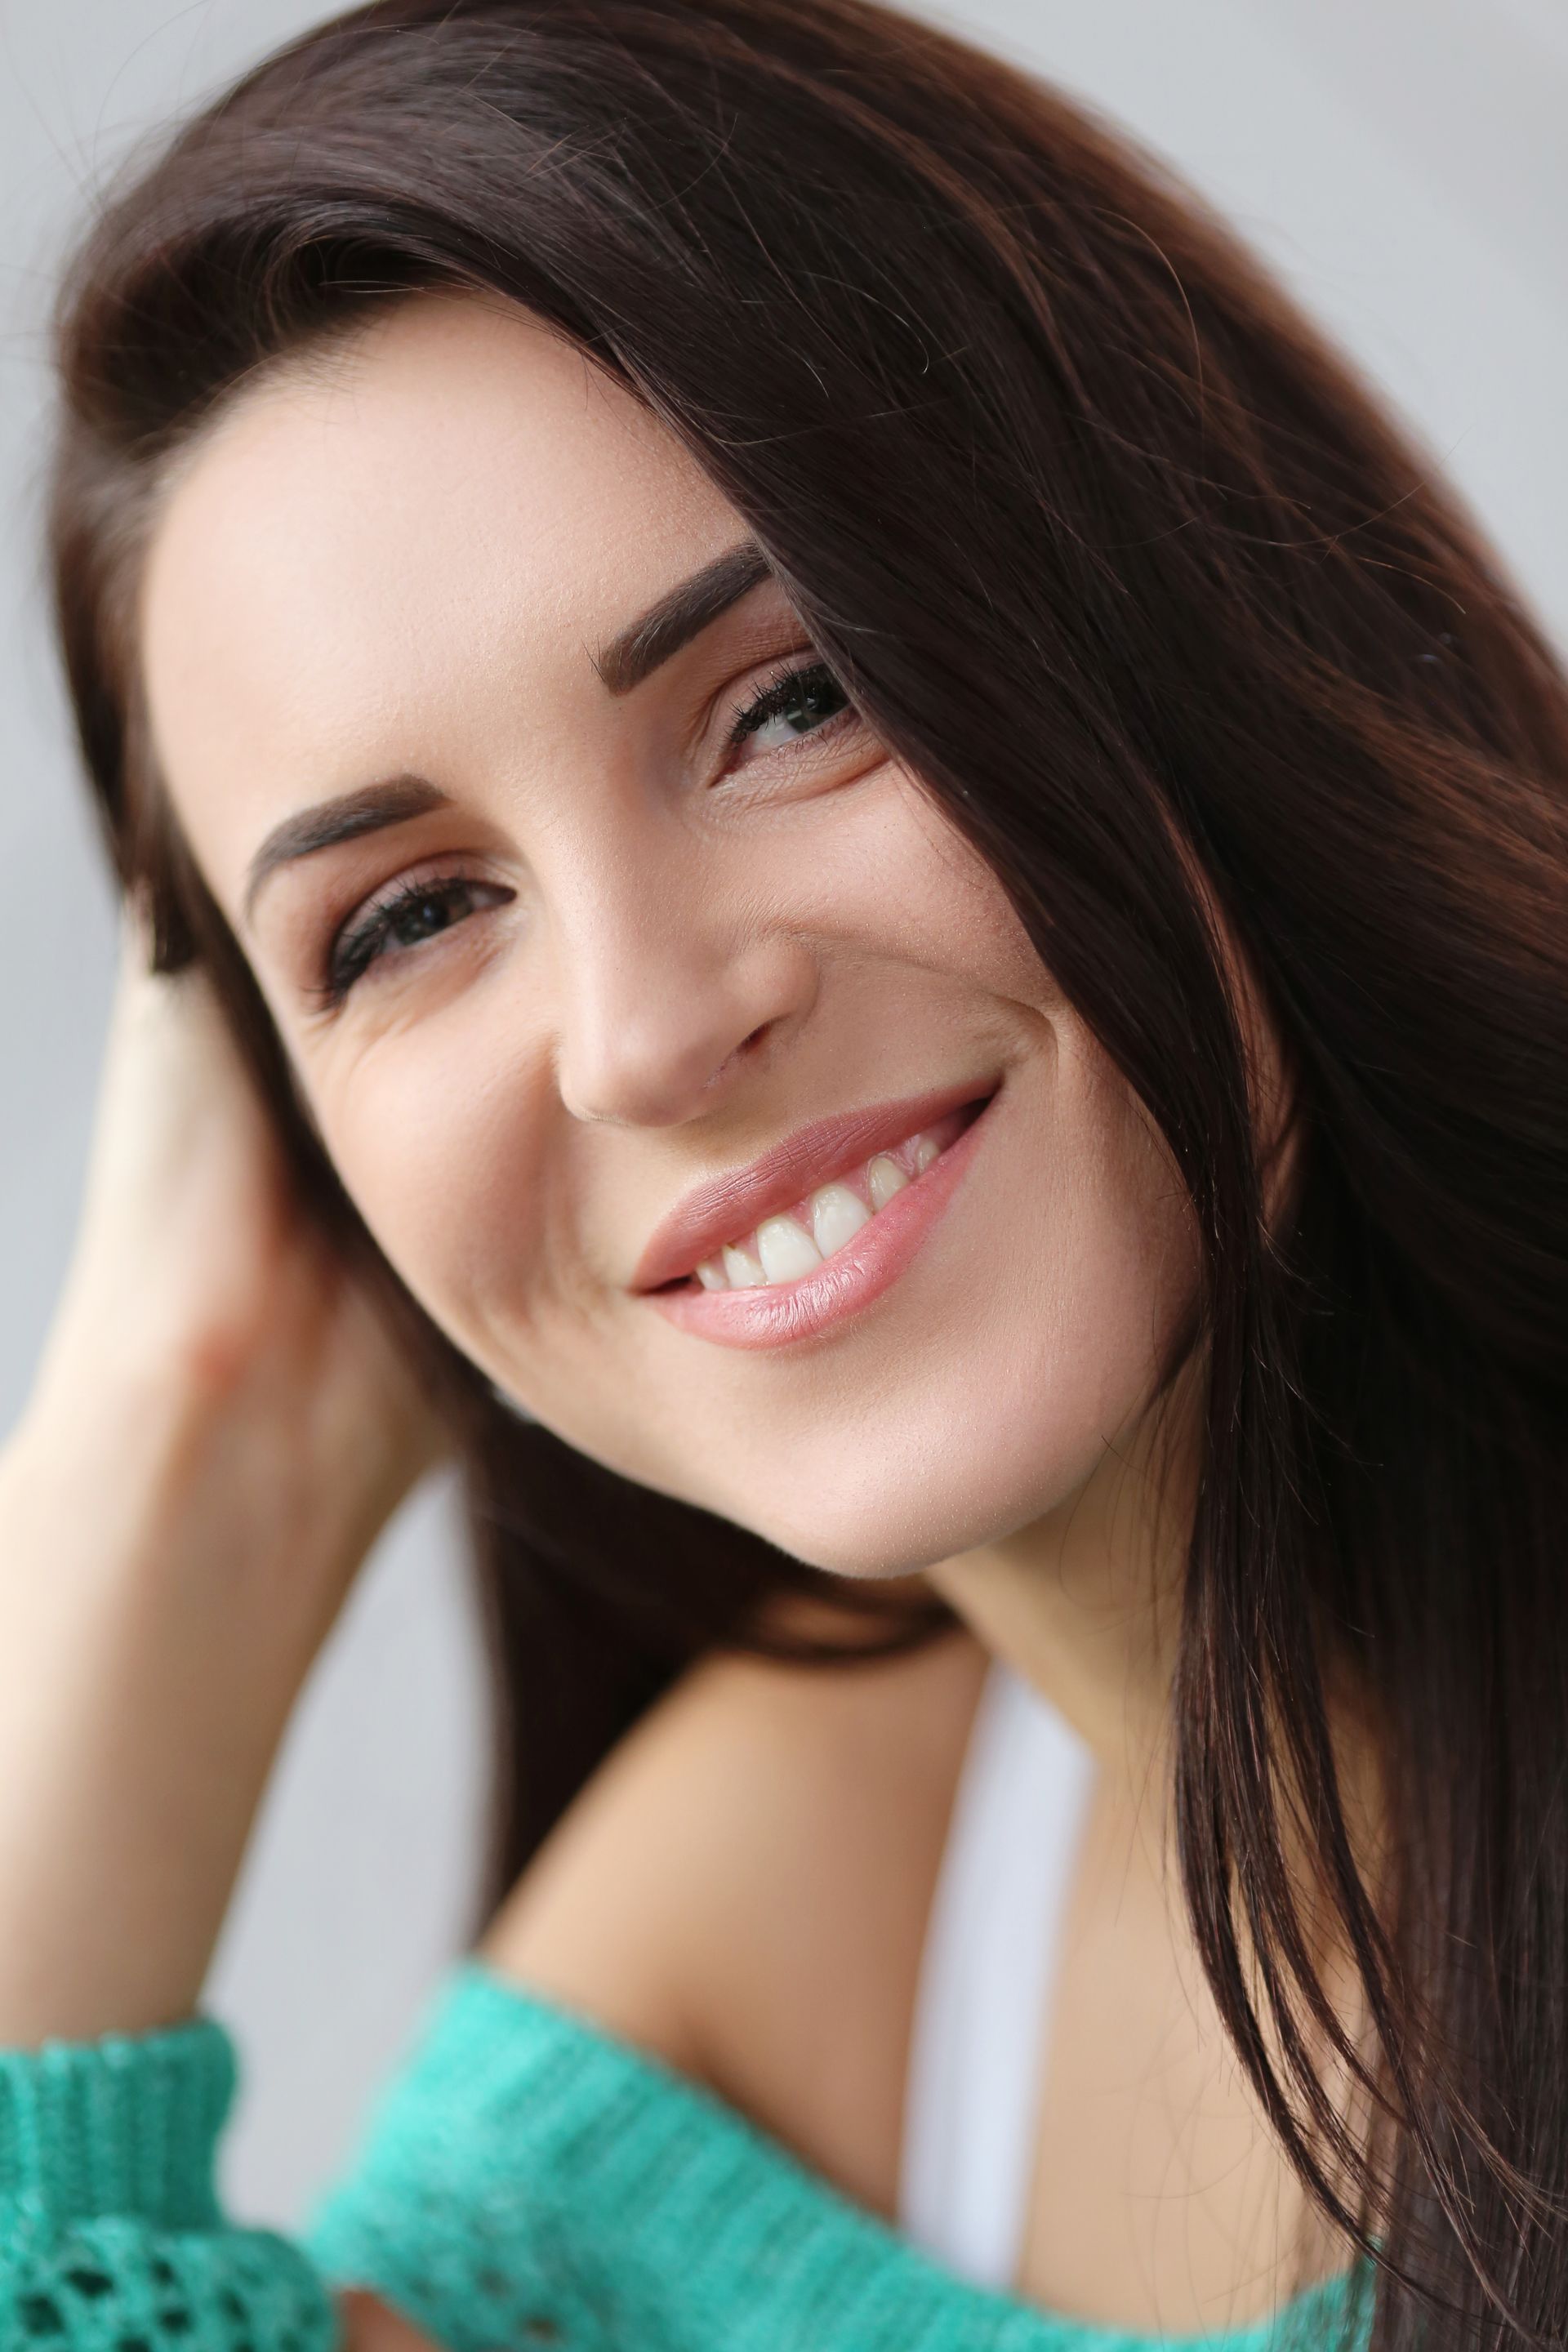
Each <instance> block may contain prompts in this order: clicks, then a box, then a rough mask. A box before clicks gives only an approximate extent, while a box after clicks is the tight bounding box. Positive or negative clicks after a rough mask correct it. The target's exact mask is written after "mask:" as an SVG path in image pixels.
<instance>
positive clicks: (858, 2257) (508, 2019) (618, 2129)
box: [0, 1961, 1370, 2352]
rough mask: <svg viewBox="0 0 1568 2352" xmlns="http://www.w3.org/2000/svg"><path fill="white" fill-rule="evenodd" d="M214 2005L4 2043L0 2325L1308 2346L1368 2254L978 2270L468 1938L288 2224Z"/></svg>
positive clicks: (33, 2330) (1080, 2350) (126, 2338)
mask: <svg viewBox="0 0 1568 2352" xmlns="http://www.w3.org/2000/svg"><path fill="white" fill-rule="evenodd" d="M235 2080H236V2064H235V2053H234V2048H233V2044H232V2042H231V2041H230V2039H229V2037H228V2034H227V2033H226V2031H225V2030H224V2028H223V2027H222V2026H220V2025H218V2024H217V2023H216V2021H213V2020H212V2019H210V2018H205V2017H203V2018H194V2019H192V2020H191V2021H189V2022H188V2023H185V2024H182V2025H176V2026H173V2027H170V2028H167V2029H165V2030H163V2031H161V2032H150V2033H144V2034H122V2035H109V2036H106V2037H105V2038H104V2039H103V2040H102V2041H100V2042H82V2043H67V2042H52V2043H49V2044H47V2045H46V2047H45V2048H43V2049H42V2050H39V2051H11V2052H0V2352H328V2347H331V2345H333V2344H334V2343H335V2342H336V2340H337V2336H338V2327H337V2321H336V2317H335V2309H334V2305H333V2301H332V2294H331V2290H332V2288H333V2286H334V2285H348V2284H359V2285H363V2286H367V2287H370V2288H372V2289H374V2291H376V2292H377V2293H379V2294H382V2295H383V2296H384V2297H385V2299H386V2300H387V2301H388V2302H389V2303H392V2304H394V2305H396V2306H398V2307H399V2308H400V2309H401V2310H402V2311H404V2312H405V2314H406V2315H408V2317H409V2318H410V2319H412V2320H413V2321H414V2322H415V2324H416V2326H419V2327H421V2328H422V2329H423V2330H424V2331H425V2332H426V2334H427V2335H428V2336H432V2337H433V2338H434V2339H435V2340H436V2341H437V2343H438V2344H441V2345H445V2346H447V2347H450V2352H536V2347H542V2346H550V2347H555V2352H895V2347H896V2352H1153V2347H1154V2346H1155V2345H1156V2343H1157V2344H1158V2345H1160V2346H1162V2347H1169V2346H1171V2345H1172V2344H1174V2343H1178V2342H1179V2343H1181V2344H1184V2345H1187V2346H1189V2347H1193V2352H1197V2347H1198V2346H1199V2345H1200V2344H1201V2345H1202V2346H1203V2347H1204V2352H1263V2347H1266V2346H1267V2347H1275V2352H1286V2347H1289V2352H1329V2347H1336V2352H1337V2347H1339V2346H1341V2345H1342V2344H1343V2345H1346V2346H1356V2345H1361V2344H1363V2343H1364V2341H1365V2335H1366V2322H1367V2319H1368V2317H1369V2315H1370V2314H1369V2302H1370V2298H1369V2297H1368V2295H1367V2294H1366V2292H1365V2289H1366V2287H1367V2284H1368V2274H1367V2273H1366V2271H1365V2270H1364V2269H1363V2268H1358V2269H1357V2270H1356V2271H1353V2272H1350V2273H1346V2274H1345V2275H1344V2276H1343V2277H1342V2278H1341V2279H1338V2280H1334V2281H1332V2282H1331V2283H1330V2284H1327V2285H1326V2286H1320V2287H1316V2288H1312V2289H1310V2290H1309V2291H1308V2292H1307V2293H1306V2294H1303V2295H1301V2296H1299V2297H1298V2298H1297V2299H1296V2300H1295V2301H1294V2302H1292V2303H1291V2304H1289V2305H1287V2306H1286V2308H1285V2309H1284V2311H1282V2312H1281V2313H1280V2314H1279V2315H1277V2316H1276V2318H1275V2319H1274V2320H1273V2321H1272V2322H1269V2323H1265V2324H1263V2325H1261V2326H1256V2327H1248V2328H1243V2329H1240V2330H1236V2331H1233V2332H1231V2333H1229V2334H1224V2335H1219V2336H1204V2337H1201V2338H1200V2337H1195V2336H1194V2337H1182V2338H1173V2337H1160V2338H1151V2337H1147V2336H1130V2335H1126V2334H1124V2333H1122V2332H1121V2331H1119V2330H1116V2329H1113V2328H1109V2327H1102V2326H1087V2325H1084V2324H1082V2323H1079V2322H1075V2321H1070V2320H1067V2319H1062V2318H1058V2317H1054V2316H1052V2315H1050V2314H1048V2313H1047V2312H1044V2311H1042V2310H1040V2309H1038V2308H1037V2307H1036V2306H1035V2305H1029V2304H1025V2303H1023V2302H1019V2301H1016V2300H1015V2299H1013V2298H1012V2297H1010V2296H1006V2295H1001V2294H992V2293H990V2292H988V2291H987V2290H985V2289H984V2288H980V2287H976V2286H973V2285H971V2284H968V2283H967V2282H966V2281H964V2280H963V2279H960V2278H959V2277H957V2276H956V2275H955V2274H953V2273H950V2272H949V2271H947V2270H946V2269H944V2268H943V2267H942V2265H941V2264H939V2263H934V2262H932V2261H931V2260H929V2259H928V2258H927V2257H926V2256H925V2255H923V2254H921V2252H919V2251H918V2250H917V2249H916V2248H915V2247H914V2246H912V2245H911V2244H910V2242H908V2241H907V2240H906V2239H904V2238H903V2237H902V2236H900V2234H899V2232H898V2231H894V2230H891V2229H889V2227H888V2226H887V2225H886V2224H885V2223H884V2222H882V2221H879V2220H878V2219H877V2218H876V2217H875V2216H874V2215H872V2214H870V2213H868V2212H867V2211H865V2210H862V2209H861V2208H860V2207H859V2206H858V2205H857V2204H855V2203H854V2202H853V2201H852V2200H849V2199H847V2198H846V2197H845V2196H843V2195H841V2194H840V2193H839V2192H838V2191H837V2189H834V2188H833V2187H832V2186H831V2184H830V2183H829V2182H827V2181H826V2180H825V2179H821V2178H820V2177H819V2176H818V2175H817V2174H816V2173H814V2172H812V2171H810V2170H808V2169H807V2168H805V2166H803V2165H802V2164H800V2163H799V2162H798V2161H797V2160H796V2159H795V2158H793V2157H792V2156H791V2155H789V2153H788V2152H787V2151H786V2150H785V2149H784V2147H781V2146H780V2145H779V2144H778V2143H777V2142H776V2141H774V2140H773V2139H771V2138H769V2137H767V2136H766V2135H765V2134H764V2133H763V2132H761V2131H759V2130H758V2129H757V2128H756V2126H753V2125H752V2124H751V2123H749V2122H748V2121H747V2120H746V2118H745V2117H744V2116H742V2115H741V2114H740V2113H739V2112H738V2111H737V2110H736V2109H734V2108H732V2107H731V2106H729V2105H726V2104H725V2103H724V2102H723V2101H722V2100H721V2099H719V2098H717V2097H715V2096H714V2095H712V2094H711V2093H710V2092H709V2091H707V2090H705V2089H704V2088H703V2087H702V2086H701V2085H700V2084H695V2083H692V2082H689V2080H687V2078H686V2077H685V2076H683V2075H681V2074H678V2073H676V2072H675V2071H674V2070H673V2069H671V2068H670V2067H668V2066H667V2065H665V2064H664V2063H662V2062H661V2061H660V2060H658V2059H657V2058H655V2057H653V2056H652V2055H651V2054H649V2053H646V2052H643V2051H640V2050H637V2049H635V2048H634V2047H632V2045H630V2044H629V2043H627V2042H623V2041H620V2040H619V2039H617V2038H616V2036H614V2035H612V2034H610V2033H607V2032H605V2031H603V2030H602V2029H601V2028H599V2027H598V2026H595V2025H593V2024H591V2023H589V2022H588V2021H586V2020H585V2019H584V2018H581V2017H578V2016H576V2015H574V2014H573V2013H572V2012H570V2011H567V2010H565V2009H563V2008H562V2007H560V2006H558V2005H557V2004H555V2003H554V2002H552V2001H550V2000H544V1999H542V1997H540V1996H538V1995H536V1994H533V1993H531V1992H528V1991H525V1990H522V1989H521V1988H520V1987H518V1986H516V1985H513V1984H511V1983H510V1982H508V1981H507V1980H505V1979H502V1978H500V1977H499V1976H497V1975H495V1974H494V1973H493V1972H491V1971H490V1970H489V1969H486V1968H485V1967H483V1966H481V1965H480V1964H479V1963H478V1962H476V1961H466V1962H464V1963H463V1964H461V1965H460V1966H459V1967H458V1968H456V1969H454V1970H453V1971H452V1972H451V1974H450V1976H449V1977H448V1979H447V1981H446V1983H445V1984H444V1985H443V1986H442V1987H441V1989H440V1992H439V1995H438V1998H437V2000H436V2002H435V2003H434V2005H433V2008H432V2011H431V2012H430V2014H429V2015H428V2016H427V2018H426V2021H425V2022H424V2027H423V2031H422V2032H421V2035H420V2037H419V2040H418V2042H417V2043H416V2048H415V2050H414V2053H413V2055H412V2057H411V2059H410V2060H409V2062H408V2063H406V2064H405V2067H404V2068H403V2070H402V2071H401V2073H400V2074H398V2075H397V2076H396V2078H395V2080H394V2082H393V2083H392V2084H391V2085H390V2086H389V2088H388V2089H387V2090H386V2091H385V2092H384V2095H383V2097H382V2100H381V2102H380V2105H379V2107H378V2108H377V2110H376V2112H375V2113H374V2116H373V2117H372V2119H371V2124H370V2127H369V2131H368V2133H367V2136H366V2138H365V2141H364V2144H363V2147H362V2149H361V2151H360V2155H359V2158H358V2160H357V2162H356V2163H355V2164H354V2166H353V2168H352V2169H351V2171H350V2172H349V2174H348V2175H347V2177H346V2178H345V2179H343V2180H342V2182H341V2183H340V2185H339V2186H338V2187H337V2188H336V2189H333V2190H332V2192H331V2194H330V2195H329V2196H328V2197H327V2199H326V2200H325V2201H324V2202H323V2203H322V2204H321V2207H320V2209H319V2210H318V2211H317V2213H316V2215H315V2217H314V2220H313V2222H312V2224H311V2226H310V2230H309V2231H307V2233H306V2235H305V2237H304V2239H303V2241H302V2242H292V2241H290V2240H289V2239H286V2238H282V2237H279V2236H277V2235H275V2234H274V2233H272V2232H270V2231H259V2230H247V2229H242V2228H240V2227H238V2226H237V2224H236V2223H234V2222H233V2221H229V2220H228V2219H226V2216H225V2215H224V2214H223V2212H222V2211H221V2210H220V2208H219V2206H218V2202H217V2199H216V2192H215V2188H214V2157H215V2151H216V2144H217V2139H218V2135H219V2133H220V2131H221V2130H222V2127H223V2124H224V2120H225V2117H226V2114H227V2110H228V2106H229V2103H230V2100H231V2098H232V2096H233V2093H234V2087H235Z"/></svg>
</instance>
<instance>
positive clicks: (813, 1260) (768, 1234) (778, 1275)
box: [757, 1217, 822, 1282]
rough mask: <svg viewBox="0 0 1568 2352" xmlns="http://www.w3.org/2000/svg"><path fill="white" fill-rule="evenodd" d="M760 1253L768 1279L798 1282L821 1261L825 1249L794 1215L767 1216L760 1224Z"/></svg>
mask: <svg viewBox="0 0 1568 2352" xmlns="http://www.w3.org/2000/svg"><path fill="white" fill-rule="evenodd" d="M757 1255H758V1256H759V1257H760V1258H761V1259H762V1261H763V1274H764V1276H766V1278H767V1280H768V1281H769V1282H796V1281H798V1280H799V1278H800V1276H802V1275H803V1274H809V1273H810V1272H811V1269H812V1267H813V1266H814V1265H821V1264H822V1252H821V1251H820V1250H819V1249H818V1248H817V1246H816V1243H815V1242H814V1241H813V1240H812V1238H811V1235H810V1234H808V1233H807V1232H806V1230H805V1226H804V1225H797V1224H796V1223H795V1219H794V1218H793V1217H764V1218H763V1222H762V1223H761V1224H760V1225H759V1226H758V1227H757Z"/></svg>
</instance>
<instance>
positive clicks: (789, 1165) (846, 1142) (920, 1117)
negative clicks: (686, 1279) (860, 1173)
mask: <svg viewBox="0 0 1568 2352" xmlns="http://www.w3.org/2000/svg"><path fill="white" fill-rule="evenodd" d="M1000 1084H1001V1081H1000V1079H999V1078H991V1079H988V1080H987V1079H983V1080H979V1081H976V1080H975V1079H973V1078H966V1079H963V1080H962V1081H961V1082H960V1083H959V1084H958V1085H956V1086H951V1087H937V1088H936V1089H934V1090H933V1091H932V1092H931V1094H924V1095H906V1096H904V1097H902V1098H901V1099H900V1101H898V1102H882V1103H867V1104H863V1105H862V1107H861V1108H859V1109H858V1110H850V1111H838V1112H836V1113H835V1114H834V1115H833V1116H832V1117H831V1118H817V1119H813V1120H812V1122H811V1124H810V1125H809V1126H808V1127H797V1128H796V1129H795V1132H794V1133H793V1134H792V1135H786V1136H785V1137H784V1140H783V1142H782V1143H775V1144H774V1145H773V1149H772V1150H769V1151H764V1152H763V1155H762V1157H761V1158H760V1159H758V1160H752V1161H750V1162H749V1164H748V1165H747V1166H746V1167H744V1168H733V1169H731V1170H730V1171H728V1173H727V1174H724V1175H721V1176H714V1177H712V1178H710V1180H709V1181H708V1182H707V1183H705V1184H694V1185H693V1186H692V1188H691V1190H690V1192H688V1193H687V1194H686V1196H685V1198H684V1200H681V1201H679V1202H677V1203H676V1205H675V1207H674V1208H673V1209H672V1210H671V1211H670V1213H669V1214H668V1217H666V1218H664V1219H663V1220H662V1222H661V1223H659V1224H658V1227H657V1228H656V1230H655V1232H654V1234H653V1236H652V1238H651V1240H650V1241H649V1243H648V1244H647V1248H646V1249H645V1250H644V1252H643V1254H642V1256H641V1257H640V1258H639V1259H638V1261H637V1272H636V1273H635V1274H634V1275H633V1276H632V1282H631V1287H632V1288H633V1289H634V1290H637V1291H642V1290H658V1288H659V1287H660V1286H661V1285H662V1284H664V1283H667V1282H673V1281H675V1280H677V1279H678V1278H679V1276H682V1275H687V1274H690V1273H691V1271H692V1270H693V1268H694V1267H695V1266H696V1265H697V1263H698V1261H699V1260H700V1258H705V1257H711V1256H712V1255H714V1254H715V1252H716V1251H718V1250H719V1249H720V1248H721V1245H722V1244H724V1243H725V1242H733V1241H738V1240H740V1239H742V1237H743V1236H744V1235H745V1234H749V1233H750V1232H751V1231H752V1227H753V1226H755V1225H758V1224H760V1223H762V1221H763V1218H764V1217H771V1216H773V1215H775V1214H776V1213H777V1212H778V1211H779V1210H781V1209H787V1208H790V1207H792V1206H793V1205H794V1203H795V1202H796V1201H798V1200H799V1199H800V1198H801V1197H802V1195H803V1194H804V1193H806V1192H816V1188H817V1186H818V1185H819V1184H830V1183H831V1182H832V1181H833V1179H834V1178H835V1177H836V1176H843V1175H847V1173H848V1171H849V1170H850V1169H851V1168H856V1167H858V1165H859V1164H860V1162H861V1161H862V1160H869V1159H870V1158H871V1156H872V1154H873V1153H874V1152H878V1151H885V1150H888V1149H889V1147H890V1146H891V1145H893V1144H895V1143H901V1142H902V1141H903V1140H904V1139H905V1137H906V1136H910V1135H914V1134H916V1133H918V1132H919V1130H920V1129H921V1128H922V1127H931V1126H933V1125H934V1124H935V1122H936V1121H937V1120H938V1119H939V1118H945V1117H946V1115H947V1113H948V1112H949V1111H950V1110H961V1109H962V1108H963V1106H964V1104H965V1103H972V1102H978V1101H980V1100H981V1098H982V1097H984V1096H986V1095H992V1094H994V1093H995V1091H996V1088H997V1087H998V1086H999V1085H1000Z"/></svg>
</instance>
